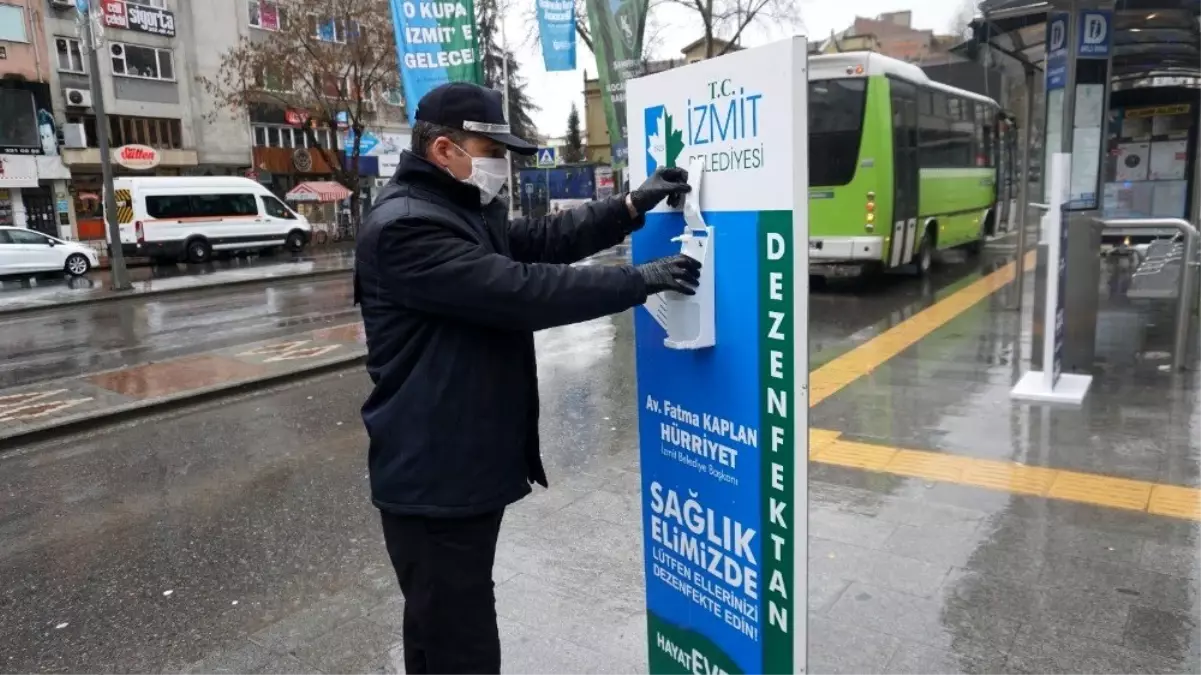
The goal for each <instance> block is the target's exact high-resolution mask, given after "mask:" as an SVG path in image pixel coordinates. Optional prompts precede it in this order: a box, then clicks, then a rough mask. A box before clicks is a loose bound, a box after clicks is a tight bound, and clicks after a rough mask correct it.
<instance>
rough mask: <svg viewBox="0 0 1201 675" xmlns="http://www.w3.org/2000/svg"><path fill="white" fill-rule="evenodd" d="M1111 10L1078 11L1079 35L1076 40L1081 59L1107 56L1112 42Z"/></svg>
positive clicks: (1105, 57) (1104, 57)
mask: <svg viewBox="0 0 1201 675" xmlns="http://www.w3.org/2000/svg"><path fill="white" fill-rule="evenodd" d="M1112 27H1113V12H1111V11H1108V10H1101V9H1098V10H1088V11H1086V12H1081V13H1080V26H1079V30H1080V37H1079V39H1078V40H1077V41H1076V45H1077V51H1076V53H1077V54H1079V55H1080V58H1082V59H1085V58H1087V59H1107V58H1109V52H1110V45H1111V44H1112V43H1113V31H1112V30H1111V29H1112Z"/></svg>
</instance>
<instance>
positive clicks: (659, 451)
mask: <svg viewBox="0 0 1201 675" xmlns="http://www.w3.org/2000/svg"><path fill="white" fill-rule="evenodd" d="M806 54H807V48H806V43H805V40H804V38H799V37H798V38H792V39H790V40H785V41H782V42H778V43H775V44H771V45H767V46H764V47H759V48H755V49H749V50H745V51H740V52H735V53H732V54H727V55H725V56H722V57H719V58H716V59H711V60H708V61H702V62H700V63H696V64H693V65H688V66H684V67H682V68H677V69H674V70H669V71H666V72H663V73H657V74H655V75H650V76H647V77H643V78H639V79H636V80H632V81H630V82H628V83H627V89H626V92H627V106H626V114H627V115H628V119H629V139H630V145H629V152H630V154H629V173H630V180H631V182H632V183H633V184H635V185H636V184H638V183H639V182H640V181H641V180H643V179H644V178H645V177H646V176H647V175H649V174H650V173H652V172H653V171H655V169H657V168H659V167H668V166H678V167H684V168H687V169H688V170H689V183H690V184H691V185H692V186H693V191H692V193H691V194H690V195H689V197H688V199H687V200H686V202H685V204H684V208H683V210H682V212H681V211H679V210H673V209H670V208H669V207H668V206H667V205H663V206H661V207H659V208H658V209H656V210H655V211H653V212H651V213H649V214H648V215H647V219H646V225H645V227H643V228H642V229H641V230H640V231H638V232H637V233H635V234H634V237H633V258H634V260H635V262H645V261H647V260H651V259H654V258H657V257H660V256H664V255H670V254H674V253H680V252H683V253H684V254H685V255H690V256H692V257H694V258H696V259H698V260H701V261H702V263H703V268H702V270H701V285H700V287H699V288H698V290H697V293H696V295H694V296H689V297H685V296H679V295H676V294H671V293H667V294H663V295H662V296H658V297H652V298H651V299H650V300H649V301H648V302H647V303H646V306H645V308H644V309H640V310H638V311H637V312H636V314H635V318H634V321H635V349H636V355H637V378H638V408H639V416H638V434H639V443H640V445H641V471H642V495H643V505H642V524H643V536H644V544H645V545H644V547H643V549H644V555H645V565H646V585H647V635H648V642H649V644H648V648H649V665H650V672H652V673H699V672H712V673H723V672H728V673H734V672H743V673H799V672H804V671H805V663H806V661H805V651H806V650H805V646H806V641H805V640H806V638H805V633H806V598H807V597H808V591H807V583H806V566H807V562H808V561H807V557H806V552H807V546H806V517H807V512H808V508H807V489H806V488H807V476H808V436H809V435H808V427H809V424H808V420H809V403H808V392H807V389H808V387H807V384H808V377H809V367H808V356H809V354H808V344H809V339H808V320H809V319H808V292H809V288H808V286H809V247H808V241H809V224H808V201H809V198H808V193H809V190H808V187H809V186H808V183H809V174H808V115H807V113H808V101H807V93H808V88H807V86H806V84H807V81H808V74H807V64H806Z"/></svg>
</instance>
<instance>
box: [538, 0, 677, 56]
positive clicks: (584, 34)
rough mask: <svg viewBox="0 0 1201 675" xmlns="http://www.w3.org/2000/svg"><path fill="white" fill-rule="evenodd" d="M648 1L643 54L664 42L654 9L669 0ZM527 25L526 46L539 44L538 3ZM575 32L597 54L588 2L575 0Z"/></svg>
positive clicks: (661, 26) (661, 27)
mask: <svg viewBox="0 0 1201 675" xmlns="http://www.w3.org/2000/svg"><path fill="white" fill-rule="evenodd" d="M647 1H648V5H647V21H646V27H645V28H644V29H643V34H642V52H643V54H649V53H652V52H654V51H655V47H657V46H659V45H660V43H661V42H662V39H663V30H664V26H663V25H662V24H660V23H659V22H657V21H655V18H654V9H655V7H657V6H659V5H661V4H663V3H664V2H666V1H667V0H647ZM525 24H526V25H527V26H529V30H528V32H527V33H526V35H525V38H524V42H525V44H527V45H535V44H537V43H538V40H540V39H541V36H540V35H539V33H538V7H537V3H536V2H535V3H533V4H532V8H530V9H527V10H526V11H525ZM575 32H576V35H577V36H578V37H579V39H580V42H583V43H584V46H586V47H587V48H588V51H590V52H594V53H595V50H594V49H593V47H592V30H591V29H590V28H589V26H588V5H587V4H586V0H575Z"/></svg>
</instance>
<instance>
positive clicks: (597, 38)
mask: <svg viewBox="0 0 1201 675" xmlns="http://www.w3.org/2000/svg"><path fill="white" fill-rule="evenodd" d="M586 2H587V7H588V26H589V27H590V29H591V30H592V48H593V51H594V52H596V69H597V72H598V74H599V80H600V90H601V100H602V101H603V102H604V106H605V123H606V124H607V125H608V127H609V142H610V145H611V146H612V147H613V166H614V168H622V167H624V166H626V163H627V156H626V153H625V152H624V151H620V152H619V148H621V149H623V148H625V147H626V137H627V133H626V129H627V120H626V80H628V79H631V78H634V77H637V76H638V75H641V74H642V34H643V32H644V31H645V29H646V11H647V6H648V2H647V0H586Z"/></svg>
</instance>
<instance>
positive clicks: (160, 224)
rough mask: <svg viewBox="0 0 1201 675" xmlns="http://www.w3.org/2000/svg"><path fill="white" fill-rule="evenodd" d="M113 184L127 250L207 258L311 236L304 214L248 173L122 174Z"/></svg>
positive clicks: (291, 244) (293, 245) (298, 242)
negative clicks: (217, 253)
mask: <svg viewBox="0 0 1201 675" xmlns="http://www.w3.org/2000/svg"><path fill="white" fill-rule="evenodd" d="M113 187H114V190H115V191H116V195H117V220H118V222H119V223H120V224H121V250H122V252H123V253H124V254H125V255H127V256H136V257H148V258H165V259H172V260H179V259H181V258H182V259H185V260H187V261H188V262H192V263H203V262H207V261H209V260H210V259H212V257H213V252H214V251H247V250H263V249H274V248H277V247H280V246H283V247H286V248H288V249H290V250H292V251H299V250H301V249H303V248H304V247H305V245H306V244H308V242H309V239H310V238H311V236H312V226H310V225H309V221H308V220H306V219H305V218H304V216H301V215H299V214H297V213H296V212H295V211H293V210H292V209H290V208H289V207H288V206H287V205H286V204H284V203H283V202H282V201H280V200H279V198H278V197H276V196H275V195H274V194H272V193H271V191H270V190H268V189H267V188H265V187H263V186H262V185H261V184H259V183H258V182H257V181H253V180H250V179H249V178H239V177H236V176H231V177H216V176H213V177H208V176H197V177H179V178H175V177H170V178H167V177H164V178H159V177H153V178H118V179H116V180H114V181H113ZM110 243H111V241H110Z"/></svg>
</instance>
